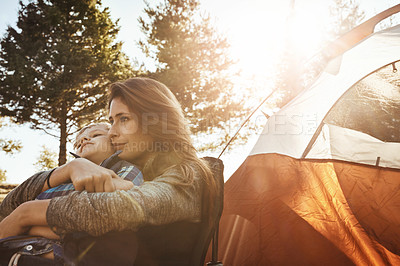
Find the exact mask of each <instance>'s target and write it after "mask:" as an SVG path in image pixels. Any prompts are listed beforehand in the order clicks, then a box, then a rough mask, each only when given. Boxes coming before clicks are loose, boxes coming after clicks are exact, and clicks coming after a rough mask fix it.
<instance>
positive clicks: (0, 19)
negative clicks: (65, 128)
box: [0, 0, 398, 183]
mask: <svg viewBox="0 0 400 266" xmlns="http://www.w3.org/2000/svg"><path fill="white" fill-rule="evenodd" d="M149 2H150V3H151V4H154V3H157V2H158V1H149ZM200 2H201V8H202V12H204V13H208V14H209V15H210V16H211V18H212V19H213V21H214V25H215V27H216V28H217V29H218V31H219V32H221V33H222V34H225V35H226V36H227V38H228V40H229V42H230V44H231V56H232V58H234V59H236V60H237V61H238V66H239V67H240V69H241V70H242V73H243V77H244V79H243V80H242V81H241V82H244V83H246V84H245V85H246V86H247V87H259V88H261V90H259V91H260V99H261V97H262V96H263V95H266V93H267V92H268V90H269V86H270V83H269V77H270V73H271V72H272V71H273V68H274V67H275V66H276V62H277V60H278V55H279V49H280V48H281V46H282V44H283V34H282V33H283V29H282V25H284V23H285V20H286V16H287V14H288V7H289V2H290V1H289V0H281V1H276V0H246V1H243V0H200ZM330 2H331V1H330V0H297V1H295V11H296V14H297V21H296V30H295V32H296V34H295V38H296V44H297V48H296V49H298V51H299V52H300V51H301V52H302V53H303V54H307V55H310V56H311V55H312V53H313V52H314V51H315V50H316V49H317V45H318V40H320V39H322V37H321V36H322V34H324V31H325V30H326V25H327V23H329V19H330V17H329V12H328V7H329V4H330ZM359 2H360V8H361V9H362V10H363V11H364V12H365V15H366V16H365V18H366V19H367V18H370V17H371V16H373V15H375V14H377V13H379V12H381V11H383V10H385V9H387V8H389V7H391V6H394V5H396V4H398V1H394V0H380V1H376V0H362V1H359ZM102 4H103V7H109V8H110V12H111V16H112V18H113V19H114V20H115V19H118V18H119V19H120V21H119V25H120V27H121V29H120V33H119V35H118V39H119V40H121V41H123V42H124V44H123V51H124V52H125V53H126V54H127V55H128V56H129V57H130V58H132V59H134V58H136V59H137V60H138V61H139V62H144V63H145V64H146V66H147V67H149V68H151V66H152V65H151V61H149V60H147V59H146V58H145V56H144V55H143V54H142V53H141V51H140V49H139V48H138V47H137V44H136V43H137V41H138V40H140V39H143V38H144V36H143V34H142V33H141V32H140V28H139V23H138V21H137V19H138V17H139V16H143V15H144V13H143V9H144V7H145V4H144V1H142V0H130V1H128V0H103V1H102ZM18 7H19V6H18V0H1V4H0V36H4V34H5V31H6V28H7V26H8V25H11V26H13V27H14V26H15V23H16V21H17V17H18ZM313 44H314V46H313ZM239 87H240V86H239ZM262 88H266V89H264V90H263V89H262ZM235 130H236V129H235V128H232V129H231V131H232V135H233V134H234V131H235ZM0 138H12V139H17V140H20V141H21V143H22V145H23V149H22V151H21V152H20V153H17V154H15V155H6V154H4V153H3V152H0V169H2V170H6V171H7V174H6V175H7V182H8V183H21V182H22V181H23V180H25V179H26V178H28V177H29V176H31V175H32V174H34V173H35V172H36V169H35V167H34V166H33V163H34V162H35V161H37V157H38V156H39V152H40V150H41V146H42V145H46V147H48V148H50V149H51V150H53V151H58V146H59V143H58V139H56V138H54V137H51V136H49V135H46V134H45V133H44V132H41V131H37V130H36V131H35V130H31V129H30V128H29V125H26V124H25V125H12V126H10V127H3V128H1V129H0ZM255 141H256V136H255V137H253V138H252V139H251V140H250V141H249V142H248V144H247V145H244V146H241V147H236V148H235V149H233V151H231V152H229V153H225V154H224V156H223V157H222V159H223V160H224V162H225V167H226V171H225V178H227V177H229V176H230V175H231V174H232V173H233V172H234V171H235V170H236V169H237V167H239V166H240V164H241V163H242V162H243V160H244V159H245V158H246V156H247V154H248V153H249V152H250V150H251V148H252V145H254V142H255ZM67 148H68V149H69V150H71V148H72V147H71V145H69V146H68V147H67ZM219 152H220V151H219V150H217V151H216V152H213V153H207V154H204V155H209V156H217V155H218V154H219Z"/></svg>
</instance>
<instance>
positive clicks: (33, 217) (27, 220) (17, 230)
mask: <svg viewBox="0 0 400 266" xmlns="http://www.w3.org/2000/svg"><path fill="white" fill-rule="evenodd" d="M49 203H50V200H34V201H28V202H25V203H23V204H21V205H19V206H18V207H17V208H16V209H15V210H14V211H13V212H12V213H11V214H10V215H8V216H7V217H6V218H4V219H3V221H1V223H0V238H5V237H9V236H17V235H21V234H24V233H26V232H27V231H28V230H29V229H30V227H31V226H34V225H47V221H46V212H47V207H48V206H49Z"/></svg>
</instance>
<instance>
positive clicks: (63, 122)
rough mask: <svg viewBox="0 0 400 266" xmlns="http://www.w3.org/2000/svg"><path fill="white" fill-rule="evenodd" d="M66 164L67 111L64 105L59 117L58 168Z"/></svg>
mask: <svg viewBox="0 0 400 266" xmlns="http://www.w3.org/2000/svg"><path fill="white" fill-rule="evenodd" d="M66 162H67V110H66V108H65V103H63V104H62V105H61V117H60V150H59V154H58V166H61V165H63V164H65V163H66Z"/></svg>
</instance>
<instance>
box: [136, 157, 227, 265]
mask: <svg viewBox="0 0 400 266" xmlns="http://www.w3.org/2000/svg"><path fill="white" fill-rule="evenodd" d="M203 159H204V160H205V161H207V162H208V164H209V166H210V168H211V171H212V173H213V176H214V178H215V181H216V184H217V188H218V194H217V197H216V198H215V200H214V203H215V204H214V208H213V210H212V216H213V217H212V224H211V225H210V224H209V222H208V221H209V217H208V216H206V213H207V212H206V211H205V209H203V210H202V213H203V215H202V219H201V220H202V221H201V222H200V223H193V222H187V221H180V222H175V223H172V224H166V225H160V226H145V227H143V228H141V229H140V230H139V231H138V232H137V236H138V238H139V239H140V242H141V246H140V247H139V251H138V254H139V255H138V257H137V260H136V261H135V265H190V266H192V265H194V266H202V265H204V260H205V257H206V254H207V250H208V247H209V245H210V242H211V239H212V238H213V237H214V239H213V257H212V261H211V262H209V263H208V265H222V263H220V262H218V261H217V245H218V242H217V237H216V236H217V234H218V224H219V220H220V218H221V214H222V209H223V198H224V178H223V169H224V167H223V163H222V161H221V160H219V159H216V158H212V157H205V158H203ZM207 193H208V189H207V187H206V186H205V185H204V186H203V191H202V194H203V198H204V199H206V198H207V197H205V196H206V195H207ZM203 206H204V207H206V206H209V204H208V203H207V202H203Z"/></svg>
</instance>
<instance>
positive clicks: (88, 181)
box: [66, 158, 120, 192]
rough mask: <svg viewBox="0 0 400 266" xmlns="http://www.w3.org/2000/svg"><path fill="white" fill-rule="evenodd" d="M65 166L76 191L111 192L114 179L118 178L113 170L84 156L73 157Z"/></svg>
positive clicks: (113, 189) (114, 188)
mask: <svg viewBox="0 0 400 266" xmlns="http://www.w3.org/2000/svg"><path fill="white" fill-rule="evenodd" d="M66 166H67V169H68V174H69V177H70V179H71V182H72V183H73V184H74V187H75V189H76V190H78V191H83V190H86V191H87V192H113V191H115V190H116V187H115V184H114V182H113V181H115V180H114V179H120V177H119V176H117V174H116V173H114V171H112V170H109V169H106V168H104V167H101V166H99V165H97V164H95V163H92V162H91V161H89V160H87V159H84V158H78V159H75V160H73V161H71V162H70V163H68V164H67V165H66Z"/></svg>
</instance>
